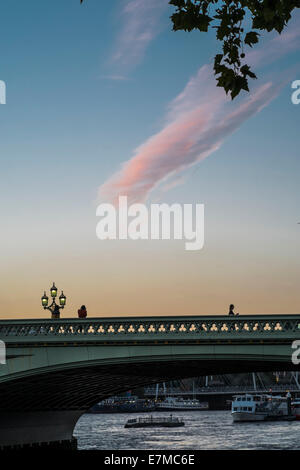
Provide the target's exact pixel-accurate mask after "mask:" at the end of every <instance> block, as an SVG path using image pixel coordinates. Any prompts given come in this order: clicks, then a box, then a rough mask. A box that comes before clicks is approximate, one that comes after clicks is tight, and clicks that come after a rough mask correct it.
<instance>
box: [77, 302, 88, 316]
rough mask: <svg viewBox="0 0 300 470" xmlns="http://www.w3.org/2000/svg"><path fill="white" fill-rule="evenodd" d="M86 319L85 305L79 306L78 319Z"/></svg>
mask: <svg viewBox="0 0 300 470" xmlns="http://www.w3.org/2000/svg"><path fill="white" fill-rule="evenodd" d="M86 317H87V309H86V307H85V305H81V308H80V309H79V310H78V318H86Z"/></svg>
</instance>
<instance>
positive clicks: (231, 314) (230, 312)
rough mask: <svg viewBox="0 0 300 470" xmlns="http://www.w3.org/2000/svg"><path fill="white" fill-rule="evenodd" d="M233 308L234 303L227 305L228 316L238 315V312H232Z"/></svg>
mask: <svg viewBox="0 0 300 470" xmlns="http://www.w3.org/2000/svg"><path fill="white" fill-rule="evenodd" d="M233 310H234V305H233V304H230V305H229V313H228V315H230V316H233V315H238V313H234V311H233Z"/></svg>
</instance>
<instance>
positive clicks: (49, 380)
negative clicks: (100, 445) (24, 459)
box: [0, 314, 300, 446]
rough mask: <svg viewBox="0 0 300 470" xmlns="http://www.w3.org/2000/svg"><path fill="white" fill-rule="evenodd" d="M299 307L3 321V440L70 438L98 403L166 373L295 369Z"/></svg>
mask: <svg viewBox="0 0 300 470" xmlns="http://www.w3.org/2000/svg"><path fill="white" fill-rule="evenodd" d="M296 339H298V340H300V315H285V314H282V315H243V316H234V317H229V316H181V317H176V316H175V317H127V318H125V317H118V318H117V317H115V318H89V319H60V320H36V319H34V320H1V321H0V340H2V341H4V342H5V345H6V358H7V360H6V364H3V365H1V364H0V396H1V400H0V446H13V445H26V444H33V443H40V444H46V443H54V442H69V441H70V440H71V439H72V433H73V429H74V426H75V424H76V422H77V420H78V419H79V417H80V416H81V415H82V414H83V413H84V412H85V411H86V410H87V409H89V408H90V407H91V406H92V405H93V404H95V403H96V402H98V401H100V400H102V399H104V398H107V397H109V396H112V395H117V394H119V393H121V392H124V391H126V390H129V389H134V388H137V387H142V386H146V385H149V386H151V384H155V383H159V382H165V381H168V380H178V379H180V378H186V377H195V376H200V375H214V374H225V373H235V372H237V373H238V372H253V371H255V372H260V371H272V370H276V371H280V370H297V369H299V368H300V367H299V366H296V365H294V364H293V363H292V361H291V354H292V352H293V349H292V348H291V344H292V342H293V341H294V340H296Z"/></svg>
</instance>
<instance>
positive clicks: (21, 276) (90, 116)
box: [0, 0, 300, 317]
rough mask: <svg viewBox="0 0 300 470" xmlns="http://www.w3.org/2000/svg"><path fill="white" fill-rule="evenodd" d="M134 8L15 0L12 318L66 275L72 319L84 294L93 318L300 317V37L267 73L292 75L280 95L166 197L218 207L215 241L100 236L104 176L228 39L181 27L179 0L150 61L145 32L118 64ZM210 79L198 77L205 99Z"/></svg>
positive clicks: (210, 216)
mask: <svg viewBox="0 0 300 470" xmlns="http://www.w3.org/2000/svg"><path fill="white" fill-rule="evenodd" d="M136 2H137V3H138V2H141V4H142V3H143V0H136ZM128 3H130V2H126V1H117V0H116V1H114V2H99V1H98V0H87V1H86V4H84V5H81V6H80V5H79V2H77V1H75V0H74V1H71V0H64V1H61V0H56V1H51V2H50V1H49V2H40V1H38V0H28V1H26V2H19V1H17V0H10V2H2V5H1V18H2V26H1V31H0V35H1V41H0V52H1V72H0V79H1V80H4V81H5V82H6V86H7V104H6V105H1V106H0V122H1V139H0V155H1V157H0V158H1V176H0V178H1V188H2V198H1V203H0V207H1V213H2V219H1V220H2V224H1V226H2V250H1V252H2V253H1V258H2V276H1V285H2V288H3V295H2V298H1V300H0V308H1V314H2V316H3V317H5V316H13V315H15V316H20V315H21V316H41V315H43V314H44V313H43V312H42V311H41V310H40V307H39V297H40V291H41V290H43V289H44V288H47V287H48V284H49V286H50V283H51V282H52V281H53V279H55V280H56V281H57V284H58V285H62V287H64V288H65V290H67V291H68V292H67V294H68V295H69V304H68V305H69V310H67V309H66V315H67V316H73V315H74V314H75V313H76V308H77V304H81V303H86V304H88V307H89V309H90V311H91V313H92V312H93V314H95V315H97V314H105V313H109V314H120V313H126V314H138V313H141V314H142V313H144V314H159V313H165V314H167V313H173V312H174V313H178V314H179V313H194V314H195V313H222V312H223V310H225V311H226V309H227V304H228V303H230V302H232V301H233V302H234V303H237V305H239V306H240V307H239V308H240V310H241V311H245V312H253V313H256V312H258V313H260V312H266V313H267V312H275V311H278V312H281V311H283V310H284V309H287V311H288V312H290V311H291V312H297V311H298V280H299V274H300V273H299V241H300V228H299V227H300V226H299V225H298V226H297V222H298V221H300V213H299V189H298V187H299V151H298V134H299V117H300V106H295V105H292V104H291V99H290V97H291V88H290V86H291V82H292V80H295V79H299V78H300V67H299V60H298V55H299V51H298V50H297V48H293V49H292V50H291V51H289V53H284V54H282V55H281V56H280V57H279V58H278V60H273V61H272V63H269V64H267V65H266V67H264V68H261V67H260V68H259V67H258V68H257V73H258V75H259V76H260V79H261V82H260V83H262V84H263V83H264V82H265V81H269V80H271V81H272V80H274V81H276V80H278V78H279V76H280V75H283V76H284V77H285V80H286V82H285V84H284V85H283V86H282V88H281V89H280V92H279V93H278V96H276V97H275V98H274V99H273V100H272V101H271V102H270V103H269V104H268V105H267V106H266V107H265V108H264V109H263V110H262V111H261V112H259V113H256V114H254V115H253V116H252V117H251V118H249V119H248V120H245V121H244V122H243V123H242V125H241V127H240V128H239V129H237V130H236V131H235V132H234V133H233V134H231V135H229V136H228V138H226V139H225V141H224V142H223V143H222V145H221V146H220V148H219V149H218V150H217V151H216V152H213V153H211V154H210V155H209V156H208V157H207V158H206V159H204V160H203V161H201V162H199V163H197V164H196V165H194V166H192V167H191V168H190V169H187V170H186V171H185V172H184V175H185V180H184V183H183V184H181V185H179V186H176V187H175V188H173V189H171V190H170V191H168V192H164V193H161V192H158V194H159V196H160V199H161V201H162V202H193V203H196V202H198V203H204V204H205V207H206V219H205V221H206V242H205V248H204V250H202V251H201V252H199V253H194V254H190V253H189V254H187V253H185V252H184V251H182V246H181V244H178V243H177V242H173V243H169V244H168V245H167V244H166V243H164V242H157V243H156V244H155V243H154V242H148V243H146V242H141V243H140V244H138V245H132V243H130V242H128V244H125V243H115V244H113V242H107V244H105V245H103V243H104V242H102V244H101V242H100V241H99V240H97V239H96V237H95V226H96V222H97V221H96V217H95V209H96V205H97V198H98V190H99V187H100V186H101V185H103V184H105V183H107V182H109V181H110V179H111V178H112V177H114V175H115V174H116V172H118V171H119V169H120V165H121V164H122V163H124V162H126V161H128V160H129V159H130V158H132V157H133V155H134V152H135V149H136V148H137V147H139V146H141V145H142V144H144V143H145V142H146V141H147V139H149V138H150V137H151V136H152V135H155V134H157V133H158V132H160V130H161V129H162V128H163V127H164V125H165V124H164V123H165V120H166V118H165V116H166V112H167V109H169V108H168V106H169V105H170V103H171V102H172V100H174V99H175V98H176V96H178V95H179V94H180V93H181V92H182V91H183V90H184V89H185V87H186V86H187V84H188V83H189V81H190V80H191V77H194V76H195V75H196V74H197V73H198V70H199V68H201V67H202V66H204V65H205V64H207V63H209V62H211V60H212V57H213V56H214V54H215V52H216V51H217V48H219V47H220V45H219V44H216V41H215V39H214V36H213V34H211V33H209V34H208V35H201V34H200V33H191V34H187V33H183V32H177V33H174V32H172V31H171V24H170V20H169V15H170V14H171V12H172V8H171V7H169V6H167V5H166V7H165V8H162V9H161V11H160V12H159V14H157V17H156V16H155V15H154V19H153V25H154V26H153V28H152V29H153V38H152V39H151V40H149V44H148V47H147V48H145V50H143V53H141V54H140V56H139V58H138V59H137V60H133V59H132V57H131V55H132V53H133V52H132V51H133V48H134V47H136V42H137V41H138V38H136V42H135V40H134V37H133V40H132V41H131V42H130V43H129V47H128V46H126V47H127V50H126V47H123V49H122V54H123V56H122V57H123V58H122V60H119V61H118V60H117V61H115V62H113V60H112V57H113V56H114V55H115V54H116V52H117V51H120V49H121V45H122V40H123V42H124V37H125V36H124V31H126V25H128V21H129V20H130V18H129V16H126V15H124V14H123V13H122V12H123V10H124V7H126V4H128ZM140 20H141V22H142V27H143V21H144V19H143V18H140ZM299 41H300V39H299V37H298V42H299ZM299 45H300V44H299ZM123 46H124V44H123ZM124 58H125V59H124ZM126 59H127V61H126ZM124 63H125V65H124ZM115 75H118V76H120V77H122V79H118V80H116V79H112V78H111V77H115ZM208 85H209V86H210V87H211V84H207V83H202V82H201V81H200V82H199V97H200V98H201V96H202V94H204V93H205V90H206V87H207V86H208ZM251 85H252V84H251ZM257 86H259V84H258V85H256V84H253V89H252V92H253V94H254V92H255V89H256V87H257ZM244 99H247V98H246V97H245V98H244V97H242V100H244ZM242 100H241V102H242ZM228 106H231V104H229V105H228ZM233 106H236V105H233ZM224 109H225V108H224ZM226 109H227V108H226ZM230 109H231V108H230ZM232 109H234V108H232ZM178 176H181V175H180V174H179V175H178ZM171 271H172V272H171ZM201 286H202V287H201ZM153 290H155V292H156V295H155V298H153ZM116 291H117V292H118V296H116V295H115V292H116ZM175 291H176V293H174V292H175ZM16 292H17V293H18V295H16Z"/></svg>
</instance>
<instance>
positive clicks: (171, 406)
mask: <svg viewBox="0 0 300 470" xmlns="http://www.w3.org/2000/svg"><path fill="white" fill-rule="evenodd" d="M156 410H157V411H172V410H174V411H203V410H208V403H207V402H200V401H199V400H196V399H192V400H186V399H183V398H177V397H167V398H165V400H164V401H162V402H157V403H156Z"/></svg>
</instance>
